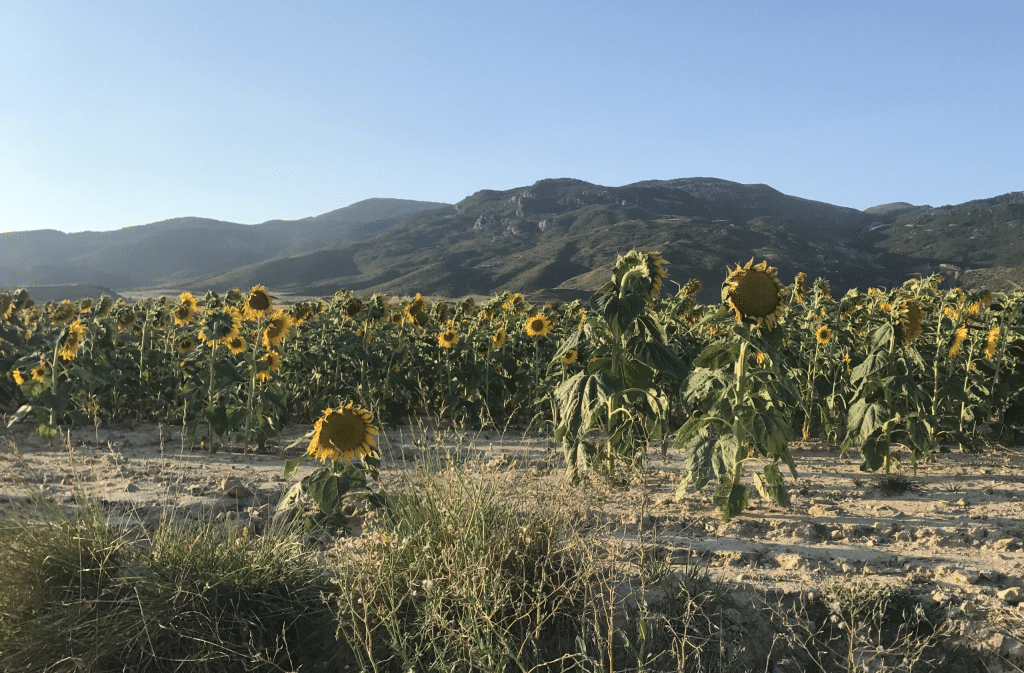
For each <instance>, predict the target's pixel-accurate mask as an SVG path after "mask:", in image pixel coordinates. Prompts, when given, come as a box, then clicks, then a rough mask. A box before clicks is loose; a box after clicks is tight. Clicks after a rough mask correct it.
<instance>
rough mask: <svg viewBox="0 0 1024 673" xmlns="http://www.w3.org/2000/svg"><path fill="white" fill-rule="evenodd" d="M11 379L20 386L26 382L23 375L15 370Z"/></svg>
mask: <svg viewBox="0 0 1024 673" xmlns="http://www.w3.org/2000/svg"><path fill="white" fill-rule="evenodd" d="M11 378H12V379H14V382H15V383H17V384H18V385H19V386H20V385H21V384H22V383H24V382H25V378H24V377H23V376H22V375H21V372H20V371H18V370H17V369H14V370H12V371H11Z"/></svg>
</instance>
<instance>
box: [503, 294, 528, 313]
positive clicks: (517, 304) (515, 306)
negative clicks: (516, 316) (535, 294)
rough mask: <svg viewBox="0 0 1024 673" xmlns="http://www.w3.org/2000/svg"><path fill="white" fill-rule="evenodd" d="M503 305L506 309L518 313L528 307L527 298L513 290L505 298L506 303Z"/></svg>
mask: <svg viewBox="0 0 1024 673" xmlns="http://www.w3.org/2000/svg"><path fill="white" fill-rule="evenodd" d="M501 307H502V308H503V309H506V310H510V311H516V312H517V313H518V312H519V311H521V310H523V309H524V308H526V298H525V297H524V296H523V295H521V294H519V293H518V292H513V293H512V294H510V295H508V296H507V297H506V298H505V301H504V303H502V305H501Z"/></svg>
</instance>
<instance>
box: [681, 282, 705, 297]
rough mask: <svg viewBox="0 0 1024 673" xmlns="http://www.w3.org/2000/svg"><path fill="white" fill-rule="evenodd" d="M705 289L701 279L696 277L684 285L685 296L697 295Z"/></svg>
mask: <svg viewBox="0 0 1024 673" xmlns="http://www.w3.org/2000/svg"><path fill="white" fill-rule="evenodd" d="M703 289H704V286H703V285H701V283H700V281H699V280H697V279H696V278H693V279H691V280H688V281H686V285H684V286H683V296H685V297H696V296H697V295H698V294H700V291H701V290H703Z"/></svg>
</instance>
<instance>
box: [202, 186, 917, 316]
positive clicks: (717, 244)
mask: <svg viewBox="0 0 1024 673" xmlns="http://www.w3.org/2000/svg"><path fill="white" fill-rule="evenodd" d="M873 224H877V218H876V217H873V216H871V215H869V214H866V213H863V212H861V211H858V210H856V209H852V208H842V207H839V206H834V205H831V204H827V203H821V202H817V201H811V200H807V199H801V198H798V197H793V196H788V195H786V194H782V193H781V192H778V191H777V190H774V189H772V188H771V187H768V186H767V185H742V184H738V183H734V182H729V181H727V180H719V179H715V178H687V179H680V180H651V181H644V182H638V183H634V184H631V185H626V186H624V187H605V186H601V185H594V184H590V183H587V182H584V181H581V180H573V179H565V178H563V179H553V180H541V181H540V182H537V183H535V184H534V185H532V186H530V187H524V188H517V189H511V190H505V191H494V190H482V191H479V192H476V193H475V194H473V195H471V196H469V197H467V198H465V199H463V200H462V201H460V202H459V203H457V204H456V205H455V206H453V207H450V208H442V209H438V210H434V211H429V212H425V213H419V214H417V215H415V216H413V217H411V218H409V220H408V221H406V222H405V223H404V224H403V225H402V226H400V227H395V228H393V229H391V230H389V231H387V232H385V233H383V234H381V235H379V236H376V237H374V238H372V239H368V240H366V241H363V242H358V243H353V244H351V245H349V246H346V247H344V248H342V249H338V250H334V251H320V252H318V253H316V254H314V255H305V256H297V257H292V258H290V259H287V260H280V259H279V260H273V261H269V262H262V263H258V264H255V265H250V266H246V267H242V268H238V269H234V270H232V271H230V272H227V273H225V274H220V275H215V276H208V277H205V278H202V279H200V282H197V283H196V285H195V287H196V288H198V287H200V286H206V285H209V286H212V287H225V288H226V287H245V286H248V285H250V284H252V283H254V282H273V283H275V286H276V287H288V288H290V289H293V290H294V291H296V292H300V293H306V294H327V293H330V292H333V291H335V290H337V289H341V288H345V289H351V290H355V291H358V292H362V293H369V292H374V291H383V292H389V293H411V292H423V293H425V294H438V295H446V296H460V295H464V294H473V293H476V294H489V293H493V292H500V291H503V290H515V291H522V292H535V293H537V292H539V293H543V294H547V295H554V296H560V297H563V298H573V297H585V296H589V294H590V293H591V292H592V291H593V290H594V289H595V288H596V287H598V286H599V285H600V284H601V283H603V282H604V281H605V280H606V276H607V273H608V268H609V267H610V265H611V264H612V263H613V262H614V260H615V257H616V255H618V254H622V253H625V252H627V251H628V250H630V249H632V248H644V249H649V250H659V251H661V252H662V254H663V255H664V257H665V258H666V259H667V260H668V261H669V262H670V272H671V278H672V279H673V280H676V281H678V282H685V281H686V280H688V279H689V278H698V279H700V280H701V282H702V283H703V284H704V286H705V288H707V289H706V292H705V296H704V297H703V299H705V300H715V299H716V297H715V296H714V295H715V294H716V293H717V288H718V286H719V285H720V284H721V282H722V279H723V278H724V274H725V266H726V264H730V263H731V264H736V263H738V262H746V261H747V260H748V259H750V257H751V256H755V257H757V258H758V259H761V258H766V259H768V260H770V261H771V263H772V264H773V265H775V266H777V267H778V268H779V270H780V274H781V276H782V278H783V279H784V280H785V281H786V282H789V281H790V280H791V279H792V277H793V276H794V275H795V274H796V273H797V272H798V271H801V270H802V271H805V272H806V273H808V274H810V275H811V276H812V278H813V277H815V276H818V275H821V276H824V277H827V278H829V279H830V280H831V281H832V282H833V283H834V284H836V285H837V286H839V287H846V286H852V285H856V284H863V283H864V281H865V280H866V279H870V281H871V283H872V284H879V283H883V282H884V283H895V282H900V281H902V280H903V278H904V277H905V275H904V272H905V271H906V261H905V260H904V259H902V258H900V256H898V255H893V254H890V253H886V252H884V251H881V250H878V249H876V248H875V243H876V242H877V240H878V235H877V234H873V233H871V232H870V231H869V230H870V229H871V227H872V225H873Z"/></svg>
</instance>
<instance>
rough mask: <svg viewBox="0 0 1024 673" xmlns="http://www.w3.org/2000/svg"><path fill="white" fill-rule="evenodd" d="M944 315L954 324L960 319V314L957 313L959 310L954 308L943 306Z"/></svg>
mask: <svg viewBox="0 0 1024 673" xmlns="http://www.w3.org/2000/svg"><path fill="white" fill-rule="evenodd" d="M942 315H944V316H946V317H947V318H949V319H950V320H952V321H953V322H956V319H957V318H959V317H960V313H959V312H957V310H956V309H955V308H953V307H952V306H943V307H942Z"/></svg>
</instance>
